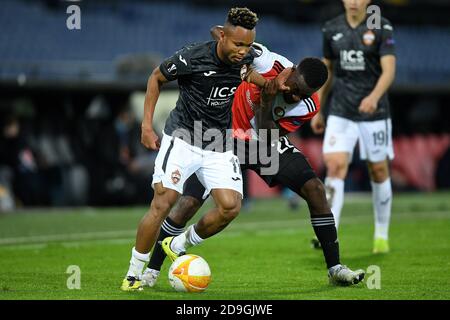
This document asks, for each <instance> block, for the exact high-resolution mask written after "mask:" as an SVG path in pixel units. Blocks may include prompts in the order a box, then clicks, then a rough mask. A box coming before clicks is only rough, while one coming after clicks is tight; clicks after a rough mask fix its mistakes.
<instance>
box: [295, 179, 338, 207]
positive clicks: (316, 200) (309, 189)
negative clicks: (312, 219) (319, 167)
mask: <svg viewBox="0 0 450 320" xmlns="http://www.w3.org/2000/svg"><path fill="white" fill-rule="evenodd" d="M302 193H303V194H304V195H305V200H306V202H307V203H308V207H309V209H310V212H311V214H312V215H315V214H324V213H329V212H330V211H331V210H330V207H329V205H328V202H327V198H326V195H325V186H324V185H323V183H322V181H320V180H319V179H318V178H314V179H310V180H308V181H307V182H306V183H305V185H304V186H303V190H302Z"/></svg>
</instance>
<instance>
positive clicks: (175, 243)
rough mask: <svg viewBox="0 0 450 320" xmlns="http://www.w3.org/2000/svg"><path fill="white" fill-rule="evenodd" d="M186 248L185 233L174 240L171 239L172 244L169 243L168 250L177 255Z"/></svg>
mask: <svg viewBox="0 0 450 320" xmlns="http://www.w3.org/2000/svg"><path fill="white" fill-rule="evenodd" d="M186 248H187V245H186V231H185V232H183V233H180V234H179V235H177V236H176V237H175V238H173V240H172V242H171V243H170V249H172V251H173V252H175V253H176V254H179V253H181V252H185V251H186Z"/></svg>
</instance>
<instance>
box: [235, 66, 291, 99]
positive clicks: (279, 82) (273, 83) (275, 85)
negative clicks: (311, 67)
mask: <svg viewBox="0 0 450 320" xmlns="http://www.w3.org/2000/svg"><path fill="white" fill-rule="evenodd" d="M291 71H292V69H291V68H286V69H284V70H283V71H282V72H281V73H280V74H279V75H278V76H277V77H276V78H275V79H272V80H267V79H266V78H264V77H263V76H262V75H260V74H259V73H258V72H256V71H255V70H254V69H252V68H250V70H249V71H248V72H247V75H246V76H245V79H244V80H245V81H247V82H250V83H253V84H255V85H257V86H258V87H260V88H262V89H264V91H265V92H266V94H268V95H275V94H277V93H278V92H283V91H289V87H288V86H286V85H285V83H286V80H287V78H288V77H289V75H290V73H291Z"/></svg>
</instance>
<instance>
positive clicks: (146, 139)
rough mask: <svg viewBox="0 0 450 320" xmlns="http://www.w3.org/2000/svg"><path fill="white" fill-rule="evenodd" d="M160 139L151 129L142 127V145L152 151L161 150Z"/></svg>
mask: <svg viewBox="0 0 450 320" xmlns="http://www.w3.org/2000/svg"><path fill="white" fill-rule="evenodd" d="M158 140H159V137H158V135H157V134H156V133H155V131H153V129H152V128H151V127H148V126H146V125H144V124H143V125H142V126H141V143H142V144H143V145H144V147H146V148H147V149H150V150H159V146H160V143H159V141H158Z"/></svg>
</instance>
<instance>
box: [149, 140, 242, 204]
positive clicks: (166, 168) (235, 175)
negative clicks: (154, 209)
mask: <svg viewBox="0 0 450 320" xmlns="http://www.w3.org/2000/svg"><path fill="white" fill-rule="evenodd" d="M194 173H195V174H196V175H197V177H198V179H199V180H200V182H201V183H202V184H203V186H204V187H205V189H206V190H205V194H208V193H210V192H211V190H212V189H232V190H235V191H237V192H239V193H240V194H241V196H242V193H243V192H242V173H241V169H240V164H239V159H238V157H237V156H235V155H234V154H233V152H232V151H227V152H214V151H210V150H203V149H201V148H199V147H196V146H193V145H190V144H188V143H186V142H184V141H183V140H181V139H179V138H174V137H172V136H169V135H166V134H163V138H162V141H161V146H160V149H159V152H158V155H157V156H156V160H155V171H154V173H153V181H152V187H153V188H154V184H155V183H159V182H162V185H163V186H164V187H165V188H169V189H173V190H175V191H177V192H178V193H180V194H182V193H183V187H184V183H185V182H186V180H187V179H188V178H189V177H190V176H191V175H192V174H194Z"/></svg>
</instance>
